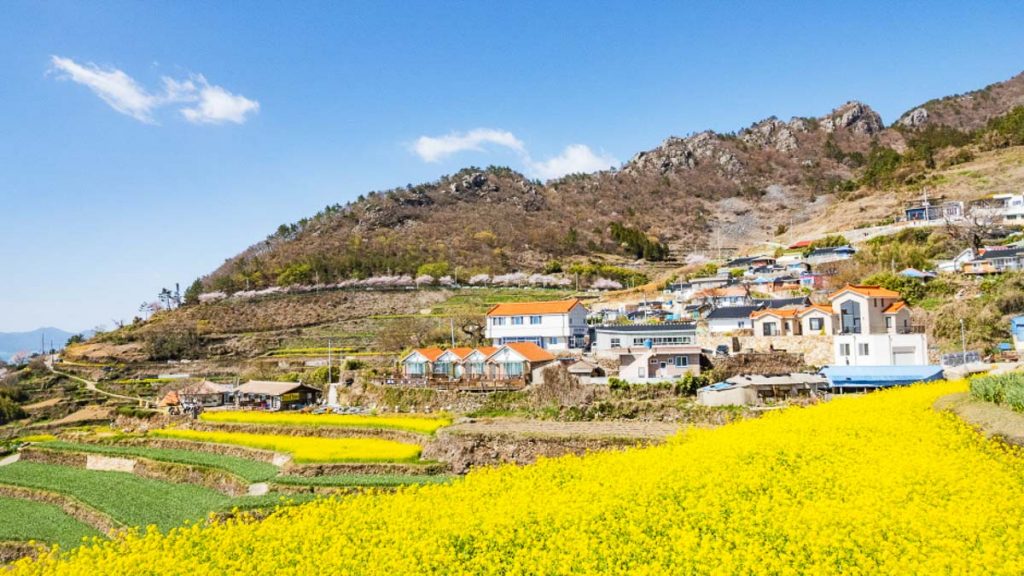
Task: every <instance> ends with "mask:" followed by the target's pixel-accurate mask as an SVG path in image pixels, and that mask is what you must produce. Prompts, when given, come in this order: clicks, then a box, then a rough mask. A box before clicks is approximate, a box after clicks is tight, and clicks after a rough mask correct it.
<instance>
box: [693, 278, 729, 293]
mask: <svg viewBox="0 0 1024 576" xmlns="http://www.w3.org/2000/svg"><path fill="white" fill-rule="evenodd" d="M732 282H733V280H732V278H730V277H729V274H728V273H725V274H718V275H716V276H705V277H703V278H690V281H689V284H690V290H691V292H690V293H691V294H697V293H699V292H702V291H704V290H710V289H712V288H723V287H725V286H728V285H729V284H732Z"/></svg>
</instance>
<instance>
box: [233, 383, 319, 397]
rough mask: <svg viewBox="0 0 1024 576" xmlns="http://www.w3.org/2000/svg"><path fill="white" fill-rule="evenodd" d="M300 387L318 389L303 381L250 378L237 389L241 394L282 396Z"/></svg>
mask: <svg viewBox="0 0 1024 576" xmlns="http://www.w3.org/2000/svg"><path fill="white" fill-rule="evenodd" d="M299 388H309V389H311V390H316V388H313V387H312V386H308V385H306V384H303V383H302V382H271V381H267V380H249V381H248V382H246V383H245V384H242V385H241V386H239V387H238V388H236V389H235V392H237V393H239V394H264V395H266V396H282V395H284V394H287V393H289V392H292V391H294V390H297V389H299Z"/></svg>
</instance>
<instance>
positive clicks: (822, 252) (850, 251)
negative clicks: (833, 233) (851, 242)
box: [804, 246, 857, 268]
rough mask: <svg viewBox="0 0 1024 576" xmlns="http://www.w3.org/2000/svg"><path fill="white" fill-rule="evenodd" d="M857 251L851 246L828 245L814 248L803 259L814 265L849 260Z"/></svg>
mask: <svg viewBox="0 0 1024 576" xmlns="http://www.w3.org/2000/svg"><path fill="white" fill-rule="evenodd" d="M856 253H857V250H855V249H854V248H853V246H830V247H826V248H815V249H813V250H811V252H810V253H809V254H808V255H807V257H806V258H805V259H804V261H805V262H807V263H808V264H810V265H811V267H812V268H813V267H814V266H820V265H822V264H828V263H829V262H839V261H841V260H849V259H850V258H853V256H854V255H855V254H856Z"/></svg>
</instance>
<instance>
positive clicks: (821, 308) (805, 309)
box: [796, 304, 833, 316]
mask: <svg viewBox="0 0 1024 576" xmlns="http://www.w3.org/2000/svg"><path fill="white" fill-rule="evenodd" d="M815 310H817V311H818V312H824V313H825V314H833V311H832V307H831V306H825V305H824V304H811V305H810V306H805V307H803V308H801V309H800V310H798V311H797V313H796V315H797V316H803V315H804V314H807V313H809V312H813V311H815Z"/></svg>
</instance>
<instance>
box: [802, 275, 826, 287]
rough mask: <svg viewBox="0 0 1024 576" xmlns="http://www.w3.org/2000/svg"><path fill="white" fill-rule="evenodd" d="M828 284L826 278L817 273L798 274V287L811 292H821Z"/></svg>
mask: <svg viewBox="0 0 1024 576" xmlns="http://www.w3.org/2000/svg"><path fill="white" fill-rule="evenodd" d="M827 283H828V276H826V275H824V274H819V273H817V272H804V273H803V274H800V287H801V288H809V289H811V290H821V289H822V288H824V287H825V285H826V284H827Z"/></svg>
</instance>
